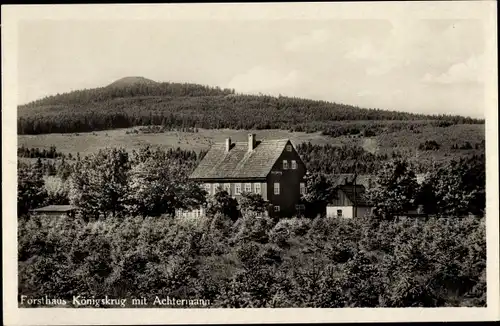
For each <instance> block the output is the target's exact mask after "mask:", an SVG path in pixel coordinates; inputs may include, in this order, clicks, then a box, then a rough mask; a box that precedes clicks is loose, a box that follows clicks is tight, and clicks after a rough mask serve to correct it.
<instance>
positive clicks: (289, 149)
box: [286, 144, 292, 152]
mask: <svg viewBox="0 0 500 326" xmlns="http://www.w3.org/2000/svg"><path fill="white" fill-rule="evenodd" d="M286 151H287V152H291V151H292V145H290V144H288V145H286Z"/></svg>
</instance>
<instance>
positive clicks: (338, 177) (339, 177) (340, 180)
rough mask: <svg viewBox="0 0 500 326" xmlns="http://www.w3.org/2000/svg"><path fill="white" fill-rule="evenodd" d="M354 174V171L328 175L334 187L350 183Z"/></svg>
mask: <svg viewBox="0 0 500 326" xmlns="http://www.w3.org/2000/svg"><path fill="white" fill-rule="evenodd" d="M355 177H356V175H355V174H354V173H338V174H334V175H332V176H331V177H330V180H331V181H332V183H333V185H334V186H335V187H338V186H342V185H346V184H351V183H353V182H354V179H355Z"/></svg>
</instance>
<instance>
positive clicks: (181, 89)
mask: <svg viewBox="0 0 500 326" xmlns="http://www.w3.org/2000/svg"><path fill="white" fill-rule="evenodd" d="M345 121H350V122H349V123H345ZM388 121H389V122H388ZM398 121H399V122H398ZM409 121H412V122H411V123H408V122H409ZM457 123H484V121H483V120H477V119H471V118H465V117H460V116H433V115H423V114H411V113H406V112H396V111H386V110H379V109H363V108H359V107H357V106H352V105H346V104H338V103H331V102H325V101H313V100H307V99H300V98H292V97H282V96H280V97H273V96H257V95H242V94H236V93H235V91H234V90H233V89H221V88H220V87H209V86H203V85H198V84H188V83H183V84H182V83H157V82H154V81H152V80H150V79H146V78H143V77H126V78H122V79H120V80H118V81H116V82H114V83H112V84H111V85H108V86H107V87H100V88H94V89H86V90H78V91H73V92H70V93H65V94H60V95H56V96H49V97H46V98H44V99H40V100H37V101H34V102H31V103H28V104H26V105H22V106H19V107H18V133H19V134H44V133H73V132H87V131H98V130H107V129H116V128H128V127H133V126H140V125H142V126H147V125H163V126H165V127H166V128H170V129H177V128H206V129H220V128H230V129H285V130H293V131H306V132H316V131H321V132H323V133H325V134H328V135H333V136H338V135H343V134H360V133H362V134H365V135H376V134H379V133H382V132H386V131H388V130H389V131H393V130H400V129H401V128H409V125H412V126H417V127H418V126H421V125H429V124H431V125H432V124H434V125H436V126H437V125H440V126H442V125H451V124H457Z"/></svg>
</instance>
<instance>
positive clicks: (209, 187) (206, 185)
mask: <svg viewBox="0 0 500 326" xmlns="http://www.w3.org/2000/svg"><path fill="white" fill-rule="evenodd" d="M211 188H212V186H211V185H210V183H205V190H206V192H208V194H209V195H210V190H211Z"/></svg>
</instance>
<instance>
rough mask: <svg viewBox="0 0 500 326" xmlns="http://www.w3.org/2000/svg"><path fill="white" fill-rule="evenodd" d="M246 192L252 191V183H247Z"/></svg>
mask: <svg viewBox="0 0 500 326" xmlns="http://www.w3.org/2000/svg"><path fill="white" fill-rule="evenodd" d="M245 192H249V193H250V192H252V184H251V183H245Z"/></svg>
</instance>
